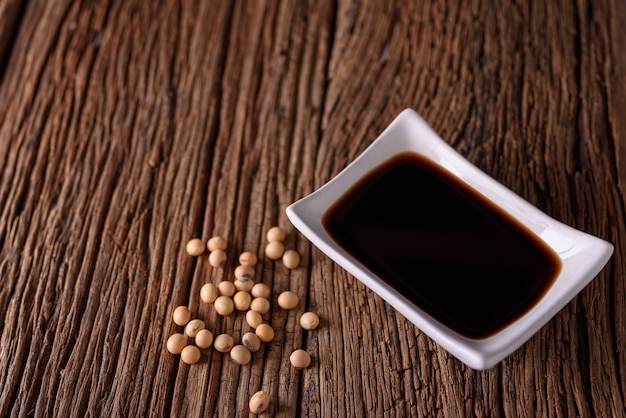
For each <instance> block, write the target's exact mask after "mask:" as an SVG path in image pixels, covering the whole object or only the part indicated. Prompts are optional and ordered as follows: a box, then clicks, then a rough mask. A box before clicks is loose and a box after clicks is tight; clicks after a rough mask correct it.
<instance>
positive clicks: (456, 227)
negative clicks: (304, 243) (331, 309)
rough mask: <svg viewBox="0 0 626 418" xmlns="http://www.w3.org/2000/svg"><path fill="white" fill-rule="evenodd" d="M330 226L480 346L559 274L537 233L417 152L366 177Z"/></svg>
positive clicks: (389, 279)
mask: <svg viewBox="0 0 626 418" xmlns="http://www.w3.org/2000/svg"><path fill="white" fill-rule="evenodd" d="M323 224H324V227H325V228H326V230H327V231H328V233H329V234H330V235H331V237H332V238H333V239H334V240H335V241H336V242H337V243H338V244H339V245H341V247H343V248H344V249H345V250H346V251H348V252H349V253H350V254H351V255H352V256H354V257H355V258H356V259H358V260H359V261H360V262H361V263H363V264H364V265H365V266H366V267H367V268H368V269H369V270H370V271H371V272H372V273H374V274H375V275H376V276H378V277H379V278H381V279H382V280H384V281H385V282H386V283H388V284H389V285H390V286H391V287H393V288H394V289H396V290H397V291H398V292H399V293H400V294H402V295H403V296H405V297H406V298H407V299H409V300H410V301H412V302H413V303H414V304H416V305H417V306H419V307H420V308H422V309H423V310H424V311H426V312H427V313H428V314H430V315H431V316H433V317H434V318H435V319H437V320H439V321H440V322H441V323H443V324H444V325H446V326H448V327H449V328H451V329H453V330H454V331H456V332H458V333H459V334H462V335H464V336H466V337H470V338H475V339H480V338H485V337H488V336H490V335H492V334H494V333H495V332H497V331H499V330H501V329H502V328H503V327H505V326H507V325H508V324H510V323H511V322H513V321H514V320H516V319H517V318H519V317H520V316H521V315H523V314H524V313H526V312H527V311H528V310H529V309H530V308H531V307H532V306H533V305H534V304H535V303H536V302H537V301H538V300H539V299H541V297H542V296H543V295H544V294H545V293H546V292H547V290H548V289H549V288H550V286H551V285H552V283H553V282H554V279H555V278H556V276H557V274H558V272H559V271H560V269H561V262H560V259H559V258H558V256H557V255H556V254H555V253H554V252H553V251H552V250H551V249H550V248H549V247H548V246H547V245H546V244H545V243H544V242H543V241H542V240H541V239H540V238H539V237H537V236H536V235H535V234H534V233H533V232H531V231H529V230H528V229H527V228H526V227H524V226H523V225H521V224H520V223H519V222H517V221H516V220H515V219H513V218H512V217H511V216H510V215H508V214H507V213H506V212H504V211H503V210H502V209H500V208H498V207H497V206H495V205H494V204H493V203H491V202H490V201H489V200H487V199H486V198H484V197H483V196H482V195H480V194H479V193H478V192H476V191H475V190H473V189H471V188H469V187H468V186H466V185H465V184H464V183H462V182H461V181H460V180H459V179H457V178H456V177H454V176H453V175H452V174H450V173H448V172H447V171H446V170H444V169H443V168H441V167H439V166H438V165H436V164H435V163H433V162H431V161H429V160H428V159H426V158H424V157H421V156H419V155H418V154H413V153H406V154H401V155H400V156H397V157H394V158H393V159H392V160H390V161H388V162H387V163H385V164H383V165H382V166H381V167H379V168H377V169H375V170H374V171H373V172H372V173H370V174H369V175H368V176H366V177H365V178H364V179H362V180H361V181H360V182H359V183H358V184H357V185H355V186H354V187H353V188H352V189H351V190H350V191H348V192H347V193H346V195H345V196H343V197H342V198H341V199H340V200H339V201H338V202H337V203H336V204H335V205H334V206H333V207H331V208H330V209H329V210H328V212H327V213H326V214H324V219H323Z"/></svg>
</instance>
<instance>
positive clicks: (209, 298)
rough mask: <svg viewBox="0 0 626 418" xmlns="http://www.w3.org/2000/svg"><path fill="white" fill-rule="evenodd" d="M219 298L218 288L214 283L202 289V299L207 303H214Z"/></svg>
mask: <svg viewBox="0 0 626 418" xmlns="http://www.w3.org/2000/svg"><path fill="white" fill-rule="evenodd" d="M218 296H219V292H218V290H217V286H215V285H214V284H213V283H207V284H205V285H204V286H202V287H201V288H200V299H202V301H203V302H206V303H213V302H215V299H217V297H218Z"/></svg>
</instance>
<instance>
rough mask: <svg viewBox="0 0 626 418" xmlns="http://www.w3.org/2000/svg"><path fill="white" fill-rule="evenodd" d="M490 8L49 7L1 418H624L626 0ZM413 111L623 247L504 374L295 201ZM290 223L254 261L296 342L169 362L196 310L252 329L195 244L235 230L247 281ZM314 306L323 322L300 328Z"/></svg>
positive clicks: (9, 250) (41, 38)
mask: <svg viewBox="0 0 626 418" xmlns="http://www.w3.org/2000/svg"><path fill="white" fill-rule="evenodd" d="M15 3H16V2H12V1H10V0H9V1H8V2H7V1H6V0H5V1H0V11H1V10H5V7H6V5H7V4H15ZM488 3H489V2H479V1H470V2H466V1H460V0H446V1H432V2H431V1H427V2H412V1H398V2H375V1H352V2H351V1H338V2H337V3H335V2H330V1H317V0H310V1H296V0H293V1H281V2H278V1H276V2H275V1H248V2H230V1H201V2H196V1H183V2H180V3H179V2H174V1H161V2H152V4H151V2H141V1H116V0H111V1H95V2H94V1H86V2H79V1H48V2H44V1H38V0H33V1H31V2H30V3H29V4H28V5H27V7H26V8H25V13H24V15H23V16H22V18H21V21H19V28H18V32H17V37H16V39H15V41H14V43H13V44H12V45H9V47H7V50H6V53H7V54H8V52H9V51H10V58H8V60H7V66H6V69H5V71H4V74H3V78H2V80H1V84H0V283H1V285H0V318H2V321H0V335H1V338H0V382H2V384H1V385H0V416H6V415H11V416H22V415H36V416H46V415H57V416H68V415H72V416H81V417H82V416H84V415H85V414H89V415H92V416H145V415H152V416H165V415H168V414H171V415H176V416H181V415H187V416H208V415H215V416H232V415H236V416H241V415H243V416H245V415H247V414H248V411H247V402H248V398H249V396H250V394H251V393H253V392H255V391H256V390H259V389H261V388H262V389H264V390H266V391H267V392H268V393H270V395H271V406H270V409H269V413H270V414H272V415H277V416H294V415H302V416H444V417H457V416H508V417H517V416H529V417H533V416H558V417H574V416H582V417H593V416H604V417H608V416H615V417H617V416H624V414H626V410H625V402H626V356H625V354H624V353H625V352H626V285H625V281H624V264H625V261H626V260H625V252H624V248H623V246H622V243H623V242H624V239H626V227H625V222H624V219H625V213H624V203H625V202H624V194H623V191H624V188H625V187H626V166H625V164H626V102H625V100H626V99H625V97H626V60H625V58H624V54H623V47H624V45H626V36H625V33H626V32H625V30H626V29H625V28H626V6H625V5H624V2H622V1H620V0H602V1H587V0H579V1H577V2H571V1H566V0H562V1H553V2H545V3H546V4H543V3H544V2H519V3H512V2H506V1H504V2H500V1H498V2H496V3H497V4H493V5H488ZM3 17H4V16H3V15H2V13H0V22H1V21H3V20H2V18H3ZM18 17H19V13H17V14H16V17H15V18H18ZM13 22H14V21H13ZM4 33H5V28H4V27H2V28H0V41H3V40H4V39H7V38H5V37H4V36H5V34H4ZM11 39H12V38H11ZM0 46H2V42H0ZM0 52H2V51H0ZM0 58H1V56H0ZM406 107H412V108H414V109H416V110H417V111H418V112H420V113H421V114H422V115H423V116H424V117H425V119H426V120H427V121H428V122H429V123H430V124H431V125H432V126H433V127H434V129H435V130H436V131H438V132H439V133H440V134H441V135H442V136H443V138H444V139H445V140H446V141H448V142H449V143H450V144H451V145H452V146H454V147H455V148H456V149H457V150H458V151H460V152H461V153H462V154H464V155H465V156H467V158H468V159H470V160H471V161H473V162H474V163H476V164H477V165H478V166H480V167H481V168H483V169H484V170H485V171H486V172H488V173H489V174H490V175H492V176H493V177H495V178H496V179H498V180H500V181H501V182H503V183H504V184H506V185H507V186H509V187H510V188H512V189H513V190H515V191H516V192H518V193H520V194H521V195H522V196H524V197H526V198H527V199H528V200H530V201H531V202H533V203H535V204H537V205H538V206H539V207H540V208H542V209H544V210H545V211H546V212H548V213H549V214H551V215H553V216H555V217H556V218H558V219H560V220H562V221H564V222H566V223H569V224H571V225H573V226H575V227H578V228H580V229H583V230H585V231H588V232H590V233H593V234H596V235H599V236H601V237H603V238H606V239H608V240H609V241H611V242H613V243H614V244H615V245H616V252H615V255H614V257H613V258H612V260H611V262H610V264H609V265H608V267H607V268H606V269H604V271H603V272H602V273H601V274H600V275H599V276H598V277H597V278H596V279H595V280H594V281H593V282H592V283H591V284H590V285H589V286H588V287H587V288H586V289H584V291H583V292H582V293H581V294H580V295H579V296H578V297H577V298H576V299H575V300H574V301H573V302H571V303H570V304H569V305H567V307H566V308H565V309H564V310H563V311H562V312H561V313H559V314H558V315H557V316H556V317H555V318H554V319H553V320H552V321H550V323H549V324H548V325H547V326H545V327H544V328H543V329H542V330H541V331H540V332H539V333H538V334H537V335H535V336H534V337H533V338H532V339H531V340H530V341H529V342H528V343H527V344H525V345H524V346H523V347H522V348H520V349H519V350H518V351H516V352H515V353H514V354H513V355H511V356H510V357H509V358H507V359H506V360H505V361H504V362H502V363H501V364H500V365H498V366H496V367H495V368H493V369H492V370H488V371H484V372H477V371H473V370H471V369H468V368H467V367H465V366H463V365H462V364H461V363H460V362H458V361H457V360H455V359H454V358H452V357H451V356H450V355H449V354H447V353H446V352H445V351H444V350H442V349H441V348H440V347H438V346H437V345H436V344H435V343H433V342H432V341H431V340H430V339H429V338H428V337H426V336H425V335H424V334H422V333H421V332H420V331H419V330H418V329H416V328H415V327H414V326H413V325H411V324H410V323H409V322H408V321H407V320H405V319H404V318H403V317H402V316H401V315H399V314H398V313H396V312H395V311H394V310H393V309H392V308H390V307H389V306H388V305H387V304H385V303H384V302H383V301H382V300H381V299H380V298H379V297H377V296H376V295H375V294H374V293H372V292H371V291H369V290H368V289H366V288H365V287H364V286H363V285H362V284H360V283H359V282H358V281H356V280H355V279H354V278H352V277H351V276H349V275H348V274H347V273H346V272H345V271H343V270H342V269H341V268H339V267H338V266H336V265H335V264H334V263H332V262H331V261H330V260H329V259H327V258H326V257H325V256H324V255H323V254H322V253H321V252H320V251H318V250H317V249H316V248H314V247H312V246H311V245H310V243H308V242H307V241H306V240H305V239H304V238H303V237H302V236H301V235H299V234H297V233H296V231H295V230H294V229H293V227H291V226H290V224H289V222H288V220H287V219H286V217H285V214H284V209H285V207H286V206H287V205H288V204H289V203H291V202H292V201H294V200H296V199H297V198H299V197H302V196H304V195H306V194H307V193H309V192H311V191H312V190H314V189H315V188H316V187H318V186H320V185H321V184H323V183H324V182H325V181H327V180H328V179H330V178H331V177H332V176H333V175H334V174H336V173H337V172H338V171H340V170H341V169H342V168H343V167H344V166H345V165H346V164H347V163H348V162H349V161H350V160H351V159H352V158H354V157H355V156H356V155H358V154H359V153H360V152H361V151H362V150H363V149H365V147H366V146H367V145H368V144H369V143H370V142H371V141H372V139H373V138H375V137H376V136H377V135H378V133H380V131H381V130H382V129H383V128H384V126H386V125H387V124H388V123H389V122H390V121H391V119H392V118H393V117H394V116H396V114H397V113H399V112H400V111H401V110H402V109H404V108H406ZM274 224H279V225H281V226H283V227H284V228H285V229H286V230H287V231H288V232H289V235H288V239H287V246H289V247H293V248H297V249H298V250H299V251H300V253H301V254H302V255H303V267H301V268H299V269H297V270H295V271H294V272H292V273H288V272H287V271H286V270H285V269H284V267H283V266H282V265H281V264H280V263H271V262H268V261H267V260H266V261H264V262H263V263H261V264H260V265H259V267H258V268H257V274H258V275H259V280H261V281H263V282H265V283H268V284H270V285H271V287H272V289H273V290H274V292H279V291H281V290H283V289H287V288H290V289H292V290H294V291H296V292H297V293H298V294H299V295H300V297H301V300H302V301H303V302H301V305H300V307H299V309H298V310H297V311H290V312H285V311H283V310H281V309H280V308H278V307H277V306H275V305H276V304H274V307H273V308H272V311H271V312H270V313H269V314H268V315H267V316H266V320H268V321H270V323H271V324H272V325H273V326H274V327H275V329H276V330H277V334H276V339H275V340H274V341H273V342H271V343H269V344H266V345H265V346H264V347H263V348H262V350H261V351H259V352H258V353H256V354H254V356H253V362H252V363H251V365H249V366H246V367H239V366H235V365H234V364H233V363H232V362H231V361H230V360H229V359H228V358H225V357H224V356H223V355H221V354H219V353H216V352H213V351H211V350H207V351H206V353H207V354H206V355H205V356H204V357H203V360H202V361H201V363H200V364H198V365H194V366H186V365H183V364H182V363H180V362H179V359H178V358H177V357H174V356H172V355H169V353H167V352H166V351H165V347H164V344H165V340H166V338H167V337H168V336H169V335H170V334H171V333H172V332H174V330H175V329H176V327H175V326H174V325H173V324H172V323H171V320H170V314H171V311H172V309H173V308H174V307H175V306H177V305H179V304H187V303H188V304H189V305H190V307H191V309H192V310H193V311H194V313H195V314H196V315H198V316H200V317H202V318H206V320H207V322H208V323H209V324H210V327H211V329H213V330H215V331H219V332H229V333H232V334H234V335H236V336H239V335H241V333H242V332H245V331H246V330H247V325H245V323H244V321H243V316H242V314H238V315H233V316H230V317H227V318H225V319H222V320H220V319H219V318H218V317H217V316H216V315H215V313H214V312H212V311H211V308H210V307H209V306H207V305H204V304H200V303H199V300H198V295H199V289H200V287H201V286H202V284H204V283H205V282H207V281H218V280H220V279H221V278H222V276H224V274H225V273H223V272H221V271H219V270H215V269H212V268H211V267H210V266H209V265H208V262H207V260H206V258H202V257H201V258H200V259H198V260H197V261H196V260H194V259H192V258H190V257H188V256H187V255H186V254H185V253H184V251H183V247H184V244H185V242H186V241H187V240H188V239H189V238H191V237H194V236H201V237H202V238H205V239H207V238H208V237H210V236H211V235H213V234H221V235H223V236H225V237H227V238H228V240H229V244H230V247H229V250H228V255H229V268H227V269H226V272H228V271H229V269H230V268H231V267H232V266H233V265H234V263H235V257H236V255H237V253H238V252H240V251H242V250H244V249H245V250H252V251H257V252H258V253H259V254H262V249H263V246H264V242H263V240H264V238H263V236H264V233H265V231H266V230H267V229H268V228H269V227H270V226H272V225H274ZM305 308H307V309H311V310H314V311H317V312H318V313H319V314H320V316H321V317H322V325H321V327H320V328H319V329H318V330H317V331H315V332H303V331H302V330H301V329H300V328H299V327H298V326H296V318H297V316H298V314H299V312H301V311H302V310H303V309H305ZM297 347H304V348H306V350H307V351H308V352H309V353H311V354H312V357H313V359H314V361H313V366H312V367H311V368H309V369H307V370H304V371H302V372H300V371H296V370H294V369H292V368H291V367H290V365H289V362H288V355H289V354H290V353H291V351H292V350H293V349H294V348H297Z"/></svg>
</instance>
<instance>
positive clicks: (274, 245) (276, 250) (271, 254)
mask: <svg viewBox="0 0 626 418" xmlns="http://www.w3.org/2000/svg"><path fill="white" fill-rule="evenodd" d="M284 252H285V246H284V245H283V243H282V242H280V241H272V242H270V243H269V244H267V245H266V246H265V256H266V257H267V258H269V259H270V260H278V259H279V258H280V257H282V256H283V253H284Z"/></svg>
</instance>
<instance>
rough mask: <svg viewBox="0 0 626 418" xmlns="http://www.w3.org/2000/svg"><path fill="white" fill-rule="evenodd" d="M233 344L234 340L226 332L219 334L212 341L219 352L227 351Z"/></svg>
mask: <svg viewBox="0 0 626 418" xmlns="http://www.w3.org/2000/svg"><path fill="white" fill-rule="evenodd" d="M233 345H235V340H233V337H231V336H230V335H228V334H220V335H218V336H217V337H215V341H213V347H215V349H216V350H217V351H219V352H220V353H228V352H229V351H230V350H231V348H233Z"/></svg>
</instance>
